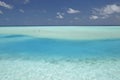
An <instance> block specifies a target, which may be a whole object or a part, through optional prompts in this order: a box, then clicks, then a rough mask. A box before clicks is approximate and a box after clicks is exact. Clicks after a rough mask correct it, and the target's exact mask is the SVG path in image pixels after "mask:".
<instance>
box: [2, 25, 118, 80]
mask: <svg viewBox="0 0 120 80" xmlns="http://www.w3.org/2000/svg"><path fill="white" fill-rule="evenodd" d="M65 29H66V30H64V27H63V28H60V29H57V28H56V29H55V28H53V29H51V28H49V27H45V28H44V29H43V28H35V27H32V28H24V27H22V28H15V27H14V28H12V29H11V28H10V27H7V28H0V31H1V32H0V80H120V69H119V68H120V32H119V31H120V28H119V27H117V28H116V27H115V28H114V27H112V28H106V27H105V28H104V27H103V28H100V29H96V28H94V27H92V29H91V28H90V27H89V28H87V29H86V28H83V27H82V28H76V27H75V28H74V27H72V29H70V30H69V27H68V28H65Z"/></svg>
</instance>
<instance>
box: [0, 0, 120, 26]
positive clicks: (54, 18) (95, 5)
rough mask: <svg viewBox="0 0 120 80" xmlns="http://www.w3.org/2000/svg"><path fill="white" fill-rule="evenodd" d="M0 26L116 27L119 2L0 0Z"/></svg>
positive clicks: (90, 0)
mask: <svg viewBox="0 0 120 80" xmlns="http://www.w3.org/2000/svg"><path fill="white" fill-rule="evenodd" d="M0 25H120V0H0Z"/></svg>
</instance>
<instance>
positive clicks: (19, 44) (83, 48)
mask: <svg viewBox="0 0 120 80" xmlns="http://www.w3.org/2000/svg"><path fill="white" fill-rule="evenodd" d="M23 37H27V36H24V35H0V40H2V39H3V38H4V39H5V41H4V42H0V54H5V53H7V54H9V55H12V56H14V55H19V54H23V53H24V54H25V55H29V56H51V57H52V56H62V57H78V58H91V57H116V58H119V57H120V39H113V40H112V39H111V40H59V39H47V38H31V39H27V40H20V41H15V39H16V38H20V39H22V38H23ZM12 38H13V39H14V40H13V41H10V42H8V40H9V39H12Z"/></svg>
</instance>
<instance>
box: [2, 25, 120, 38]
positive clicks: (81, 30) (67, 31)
mask: <svg viewBox="0 0 120 80" xmlns="http://www.w3.org/2000/svg"><path fill="white" fill-rule="evenodd" d="M0 34H12V35H16V34H18V35H20V34H21V35H27V36H33V37H38V38H53V39H71V40H94V39H120V27H115V26H112V27H74V26H73V27H60V26H59V27H34V26H33V27H1V28H0Z"/></svg>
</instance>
